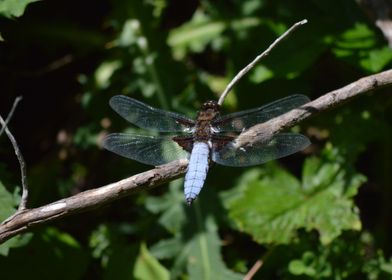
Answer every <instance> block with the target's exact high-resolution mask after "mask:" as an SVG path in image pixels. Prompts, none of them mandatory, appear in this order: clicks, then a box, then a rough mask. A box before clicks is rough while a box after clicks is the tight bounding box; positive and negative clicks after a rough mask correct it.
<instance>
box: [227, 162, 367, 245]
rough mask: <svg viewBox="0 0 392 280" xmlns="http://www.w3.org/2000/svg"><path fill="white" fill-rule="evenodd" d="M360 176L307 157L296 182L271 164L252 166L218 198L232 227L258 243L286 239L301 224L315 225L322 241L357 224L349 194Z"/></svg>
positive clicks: (308, 228)
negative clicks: (234, 187)
mask: <svg viewBox="0 0 392 280" xmlns="http://www.w3.org/2000/svg"><path fill="white" fill-rule="evenodd" d="M364 181H365V178H364V176H362V175H360V174H353V173H351V172H349V171H348V170H346V169H345V168H344V167H343V166H342V165H340V164H339V163H335V162H329V161H325V162H323V161H321V160H320V159H316V158H310V159H307V160H306V161H305V164H304V168H303V179H302V183H301V182H299V181H298V180H297V179H296V178H295V177H294V176H293V175H291V174H290V173H288V172H287V171H285V170H283V169H281V168H279V167H277V166H275V167H271V166H269V168H267V170H266V171H265V172H263V171H261V170H260V169H254V170H252V171H249V172H247V173H246V174H245V175H244V176H243V177H242V178H241V181H240V183H239V186H238V187H237V188H236V189H235V190H231V191H230V192H228V193H226V195H225V196H224V198H225V202H224V203H225V205H226V207H227V209H228V210H229V215H230V217H231V218H232V219H233V220H234V221H235V222H236V224H237V226H238V228H239V229H240V230H242V231H244V232H247V233H249V234H251V235H252V237H253V238H254V239H255V240H256V241H257V242H259V243H289V242H292V240H293V239H294V238H296V236H297V230H298V229H300V228H304V229H306V230H307V231H311V230H317V231H318V232H319V234H320V239H321V242H322V243H323V244H328V243H330V242H331V241H332V240H333V239H334V238H336V237H337V236H338V235H339V234H340V233H341V232H342V231H343V230H347V229H353V230H359V229H360V228H361V222H360V220H359V217H358V209H357V208H356V206H355V205H354V202H353V200H352V197H353V195H355V194H356V190H357V189H358V187H359V186H360V185H361V184H362V183H363V182H364Z"/></svg>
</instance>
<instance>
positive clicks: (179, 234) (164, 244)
mask: <svg viewBox="0 0 392 280" xmlns="http://www.w3.org/2000/svg"><path fill="white" fill-rule="evenodd" d="M182 192H183V190H182V180H178V181H177V183H175V184H174V185H173V184H172V185H171V187H170V192H169V193H168V194H166V195H165V196H163V197H161V198H152V199H151V198H149V199H148V200H147V203H146V205H148V209H149V210H150V211H154V213H158V212H160V213H161V216H160V218H159V222H160V223H161V224H162V225H163V226H164V227H165V228H166V229H168V230H169V231H170V232H172V233H173V234H174V237H173V238H170V239H166V240H161V241H160V242H158V243H156V244H155V245H154V246H152V248H151V252H152V253H153V255H154V256H155V257H159V258H163V259H165V258H174V265H173V267H172V269H171V277H172V278H174V279H177V278H178V277H180V275H181V273H182V271H184V269H186V270H187V272H188V275H189V278H190V279H206V280H209V279H243V275H241V274H237V273H234V272H232V271H231V270H229V269H228V268H227V267H226V265H225V263H224V262H223V259H222V256H221V252H220V250H221V241H220V239H219V235H218V229H217V226H216V221H215V217H214V216H213V214H212V213H215V214H216V211H217V210H216V209H215V207H216V205H217V204H218V203H217V201H216V199H217V198H216V195H215V194H214V192H213V190H212V189H211V188H205V189H203V192H202V193H201V195H200V197H199V199H198V200H197V201H196V202H194V204H193V205H192V206H191V207H188V206H186V205H185V203H184V196H183V193H182Z"/></svg>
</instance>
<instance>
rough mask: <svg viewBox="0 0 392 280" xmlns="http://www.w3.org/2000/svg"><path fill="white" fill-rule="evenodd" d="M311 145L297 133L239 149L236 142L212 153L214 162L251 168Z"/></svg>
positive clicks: (279, 135) (274, 137)
mask: <svg viewBox="0 0 392 280" xmlns="http://www.w3.org/2000/svg"><path fill="white" fill-rule="evenodd" d="M309 145H310V141H309V139H308V138H307V137H306V136H304V135H302V134H297V133H280V134H276V135H274V136H273V137H272V138H271V139H270V140H269V141H267V142H256V143H254V144H253V145H252V146H245V147H240V148H237V147H236V145H235V140H233V141H232V142H229V143H228V144H226V145H225V146H224V147H223V148H222V149H218V150H216V151H214V152H213V153H212V160H213V161H215V162H216V163H219V164H222V165H227V166H250V165H257V164H261V163H264V162H267V161H270V160H274V159H278V158H282V157H285V156H288V155H291V154H293V153H295V152H298V151H301V150H303V149H305V148H306V147H307V146H309Z"/></svg>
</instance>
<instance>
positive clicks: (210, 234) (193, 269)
mask: <svg viewBox="0 0 392 280" xmlns="http://www.w3.org/2000/svg"><path fill="white" fill-rule="evenodd" d="M194 207H195V208H196V209H195V211H200V210H199V209H197V208H198V207H200V206H199V205H195V206H194ZM200 223H205V229H204V230H202V231H198V232H197V234H195V235H194V236H193V238H192V239H191V240H190V241H189V242H188V244H187V245H186V246H185V248H184V250H183V252H187V253H188V254H187V255H188V256H187V270H188V273H189V277H190V279H206V280H209V279H211V280H212V279H214V280H215V279H222V280H223V279H224V280H235V279H243V275H241V274H237V273H234V272H232V271H231V270H229V269H227V268H226V266H225V264H224V262H223V260H222V257H221V254H220V246H221V241H220V239H219V236H218V232H217V226H216V223H215V221H214V219H213V218H212V217H206V219H205V220H203V221H201V220H198V224H199V228H200V227H201V228H202V227H203V226H202V225H201V224H200ZM195 233H196V231H195Z"/></svg>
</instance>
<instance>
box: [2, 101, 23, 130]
mask: <svg viewBox="0 0 392 280" xmlns="http://www.w3.org/2000/svg"><path fill="white" fill-rule="evenodd" d="M21 100H22V96H18V97H17V98H15V101H14V104H13V105H12V108H11V111H10V112H9V113H8V116H7V118H6V119H5V122H4V124H2V128H1V130H0V136H1V134H3V132H4V130H5V128H6V127H7V126H8V123H9V122H10V120H11V118H12V116H13V115H14V112H15V109H16V106H18V103H19V101H21Z"/></svg>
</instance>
